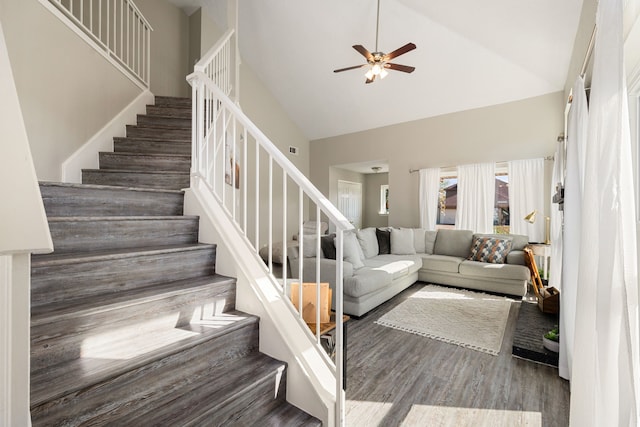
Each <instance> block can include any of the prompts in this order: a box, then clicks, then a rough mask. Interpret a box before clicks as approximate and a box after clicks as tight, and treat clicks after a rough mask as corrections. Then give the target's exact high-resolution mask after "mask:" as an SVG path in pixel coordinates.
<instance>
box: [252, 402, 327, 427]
mask: <svg viewBox="0 0 640 427" xmlns="http://www.w3.org/2000/svg"><path fill="white" fill-rule="evenodd" d="M260 424H261V425H262V426H263V427H280V426H288V427H297V426H299V427H313V426H317V427H321V426H322V421H320V420H319V419H317V418H316V417H314V416H313V415H310V414H307V413H306V412H304V411H303V410H301V409H298V408H296V407H295V406H293V405H292V404H290V403H288V402H282V403H281V404H280V405H278V406H277V407H276V408H274V409H273V410H272V411H271V412H269V415H267V416H266V417H265V418H262V419H261V420H260Z"/></svg>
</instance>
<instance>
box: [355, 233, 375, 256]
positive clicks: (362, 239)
mask: <svg viewBox="0 0 640 427" xmlns="http://www.w3.org/2000/svg"><path fill="white" fill-rule="evenodd" d="M356 237H357V238H358V243H359V244H360V248H361V249H362V253H363V254H364V257H365V258H371V257H374V256H376V255H378V238H377V237H376V229H375V228H374V227H369V228H363V229H362V230H358V231H356Z"/></svg>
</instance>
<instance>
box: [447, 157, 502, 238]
mask: <svg viewBox="0 0 640 427" xmlns="http://www.w3.org/2000/svg"><path fill="white" fill-rule="evenodd" d="M495 198H496V165H495V163H478V164H474V165H462V166H458V195H457V199H458V200H457V205H458V206H457V209H456V225H455V228H457V229H460V230H472V231H474V232H476V233H493V212H494V209H495Z"/></svg>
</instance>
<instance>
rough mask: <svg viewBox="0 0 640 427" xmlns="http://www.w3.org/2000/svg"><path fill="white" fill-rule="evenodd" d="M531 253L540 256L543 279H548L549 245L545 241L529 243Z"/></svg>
mask: <svg viewBox="0 0 640 427" xmlns="http://www.w3.org/2000/svg"><path fill="white" fill-rule="evenodd" d="M529 247H530V248H531V251H533V255H535V256H539V257H542V269H543V273H544V277H543V279H544V280H549V258H551V245H549V244H546V243H529Z"/></svg>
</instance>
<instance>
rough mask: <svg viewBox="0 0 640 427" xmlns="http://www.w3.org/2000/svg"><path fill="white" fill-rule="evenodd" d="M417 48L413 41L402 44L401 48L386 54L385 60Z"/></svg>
mask: <svg viewBox="0 0 640 427" xmlns="http://www.w3.org/2000/svg"><path fill="white" fill-rule="evenodd" d="M354 47H355V46H354ZM415 48H416V45H415V44H413V43H407V44H405V45H404V46H402V47H400V48H398V49H396V50H394V51H393V52H391V53H388V54H386V55H385V56H384V60H385V61H388V60H390V59H393V58H395V57H398V56H400V55H404V54H405V53H407V52H410V51H412V50H413V49H415Z"/></svg>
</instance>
